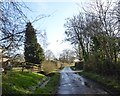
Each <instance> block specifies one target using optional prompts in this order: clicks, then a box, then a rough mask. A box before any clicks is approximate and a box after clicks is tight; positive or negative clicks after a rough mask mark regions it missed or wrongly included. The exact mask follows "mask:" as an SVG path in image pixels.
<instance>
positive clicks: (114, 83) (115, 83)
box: [82, 72, 120, 91]
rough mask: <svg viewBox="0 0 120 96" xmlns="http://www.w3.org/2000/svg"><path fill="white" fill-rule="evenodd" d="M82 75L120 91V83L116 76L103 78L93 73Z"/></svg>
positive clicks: (83, 73)
mask: <svg viewBox="0 0 120 96" xmlns="http://www.w3.org/2000/svg"><path fill="white" fill-rule="evenodd" d="M82 75H84V76H86V77H88V78H90V79H93V80H96V81H98V82H100V83H103V84H105V85H107V86H109V87H113V88H115V89H117V90H119V91H120V81H119V80H117V79H116V77H114V76H102V75H99V74H96V73H93V72H82Z"/></svg>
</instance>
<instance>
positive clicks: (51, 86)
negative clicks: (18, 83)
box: [35, 73, 60, 94]
mask: <svg viewBox="0 0 120 96" xmlns="http://www.w3.org/2000/svg"><path fill="white" fill-rule="evenodd" d="M59 77H60V74H59V73H55V74H54V75H53V76H52V77H51V79H50V81H49V82H48V83H47V85H46V86H45V87H42V88H37V89H36V90H35V93H36V94H55V92H56V88H57V87H58V84H59Z"/></svg>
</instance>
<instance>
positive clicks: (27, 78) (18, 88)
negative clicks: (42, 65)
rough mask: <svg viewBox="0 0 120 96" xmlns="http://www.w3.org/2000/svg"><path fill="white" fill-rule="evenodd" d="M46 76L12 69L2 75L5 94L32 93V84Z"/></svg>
mask: <svg viewBox="0 0 120 96" xmlns="http://www.w3.org/2000/svg"><path fill="white" fill-rule="evenodd" d="M43 77H44V75H42V74H38V73H33V72H28V71H25V72H23V73H22V72H20V71H10V72H8V73H7V74H6V75H3V76H2V91H3V92H2V93H3V94H31V93H32V91H31V90H30V87H31V86H35V85H37V84H38V82H39V81H40V80H41V79H42V78H43Z"/></svg>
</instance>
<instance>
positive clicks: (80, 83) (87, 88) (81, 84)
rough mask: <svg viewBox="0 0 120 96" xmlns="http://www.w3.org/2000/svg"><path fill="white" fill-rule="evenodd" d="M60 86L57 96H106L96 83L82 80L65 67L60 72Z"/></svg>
mask: <svg viewBox="0 0 120 96" xmlns="http://www.w3.org/2000/svg"><path fill="white" fill-rule="evenodd" d="M60 73H61V77H60V85H59V88H58V91H57V95H58V96H59V95H61V94H77V96H79V95H80V94H92V96H93V94H108V93H107V92H106V91H104V90H103V89H101V88H100V87H99V86H98V85H97V84H96V83H94V82H92V81H90V80H87V79H85V78H83V77H82V76H80V75H78V74H76V72H75V71H73V70H72V69H71V68H70V67H68V66H67V67H65V68H64V69H62V70H61V71H60Z"/></svg>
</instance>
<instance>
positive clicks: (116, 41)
mask: <svg viewBox="0 0 120 96" xmlns="http://www.w3.org/2000/svg"><path fill="white" fill-rule="evenodd" d="M113 5H114V6H113ZM65 28H66V31H65V34H66V40H67V41H70V42H71V44H73V45H75V46H76V47H77V50H78V53H79V58H80V59H84V70H85V71H92V72H96V73H99V74H101V75H115V76H117V77H118V78H119V74H120V57H119V56H120V4H118V2H115V4H114V3H112V2H110V1H106V3H105V1H103V2H102V1H101V0H96V1H95V2H94V4H91V5H90V7H89V10H88V11H87V10H86V11H85V13H81V12H80V13H79V14H78V15H75V16H73V17H72V18H68V19H67V20H66V23H65ZM119 79H120V78H119Z"/></svg>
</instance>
